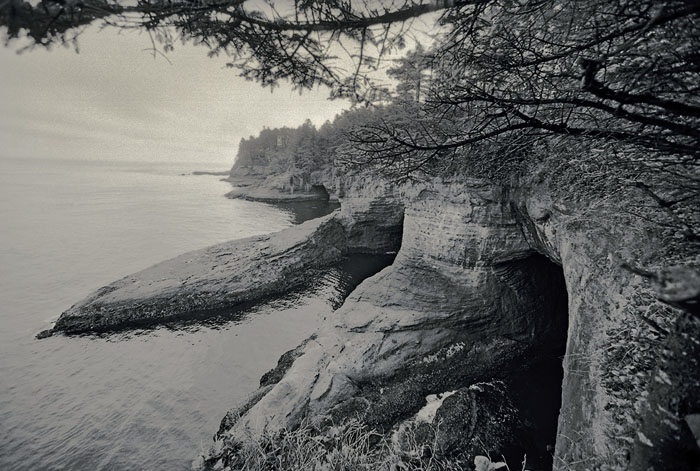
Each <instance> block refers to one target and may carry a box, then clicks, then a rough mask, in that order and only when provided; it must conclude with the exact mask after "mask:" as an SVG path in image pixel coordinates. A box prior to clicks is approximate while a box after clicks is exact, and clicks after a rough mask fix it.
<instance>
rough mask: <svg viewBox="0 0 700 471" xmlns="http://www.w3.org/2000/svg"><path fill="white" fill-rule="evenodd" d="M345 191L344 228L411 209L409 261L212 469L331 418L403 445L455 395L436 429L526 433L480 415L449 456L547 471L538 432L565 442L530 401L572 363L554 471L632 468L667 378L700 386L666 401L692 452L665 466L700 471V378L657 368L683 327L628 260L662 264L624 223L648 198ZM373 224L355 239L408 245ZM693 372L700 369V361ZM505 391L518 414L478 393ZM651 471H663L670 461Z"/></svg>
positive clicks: (349, 303)
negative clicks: (634, 201)
mask: <svg viewBox="0 0 700 471" xmlns="http://www.w3.org/2000/svg"><path fill="white" fill-rule="evenodd" d="M341 191H342V192H343V193H342V194H343V195H344V197H343V199H342V214H343V217H344V218H345V219H346V222H345V227H346V228H352V222H348V221H353V220H354V218H356V217H358V216H360V217H361V218H362V219H363V220H365V221H366V220H367V219H368V217H367V215H368V214H372V213H373V212H375V213H376V214H377V215H378V217H375V218H374V219H375V220H377V222H380V223H381V222H382V221H385V220H386V218H387V216H388V214H386V215H384V214H382V213H381V211H384V210H392V209H395V210H396V212H397V214H398V211H399V210H400V208H403V209H404V211H403V214H404V220H403V233H402V240H401V248H400V251H399V253H398V255H397V257H396V260H395V261H394V263H393V264H392V265H391V266H390V267H388V268H386V269H384V270H383V271H382V272H380V273H379V274H377V275H375V276H374V277H372V278H370V279H368V280H366V281H365V282H364V283H362V284H361V285H360V286H359V287H358V288H357V289H356V290H355V291H354V292H353V293H352V294H351V295H350V297H349V298H348V299H347V300H346V302H345V304H344V306H343V307H342V308H341V309H340V310H339V311H338V312H337V313H336V315H335V316H333V317H332V318H329V319H328V321H327V322H326V323H325V324H324V325H322V326H321V327H320V329H319V331H318V333H317V335H316V336H315V337H314V338H313V339H310V340H309V341H308V342H307V343H306V344H305V345H304V346H302V347H300V349H299V350H298V351H297V352H296V353H295V355H294V357H296V360H294V362H293V364H292V365H291V367H289V368H288V370H287V371H286V374H284V375H283V376H282V375H278V377H280V379H279V381H278V382H277V383H276V384H274V385H270V384H266V386H265V387H264V389H262V390H261V391H260V393H259V394H257V395H256V396H255V397H254V398H253V399H252V400H251V401H249V402H248V403H247V404H245V405H244V406H243V407H240V408H237V409H235V410H234V411H233V412H232V413H230V414H229V415H227V418H226V419H225V420H224V422H223V423H222V429H221V430H220V431H219V433H218V434H217V440H218V445H217V447H216V448H215V451H214V452H213V453H212V454H211V455H210V456H209V458H208V461H207V463H209V464H210V465H216V463H218V464H219V465H225V464H227V463H229V462H230V459H231V457H232V449H235V446H236V445H235V444H236V443H237V442H238V441H241V440H245V439H248V438H247V437H250V436H251V434H252V436H257V435H260V434H262V433H270V432H272V433H274V431H276V430H281V429H283V428H293V427H295V426H297V425H299V424H300V423H301V421H302V420H305V419H307V418H311V419H313V420H316V421H317V422H318V421H320V422H319V423H321V424H322V423H323V422H324V421H328V420H330V421H331V422H333V423H338V422H339V421H342V420H343V419H346V418H348V417H357V416H359V417H360V420H362V421H363V422H364V423H366V424H368V425H369V426H371V427H372V428H375V429H377V430H380V431H383V432H384V433H385V434H395V433H397V432H398V431H400V430H402V427H405V424H406V423H407V421H409V422H410V421H411V420H415V417H416V416H417V415H418V414H419V413H420V411H421V410H422V409H423V408H424V407H426V400H427V399H426V398H427V397H429V396H431V395H435V394H449V395H450V397H451V398H450V399H449V400H445V401H444V403H443V404H442V405H441V406H440V407H439V408H438V409H437V412H436V414H434V417H435V416H437V417H440V416H442V417H443V418H444V417H449V416H450V413H448V412H442V413H441V412H440V410H441V409H442V408H443V407H448V406H449V407H451V409H450V410H453V411H454V410H457V411H458V410H462V411H464V410H467V411H469V410H471V412H463V414H466V416H470V414H472V413H473V414H480V413H485V414H486V416H485V417H489V416H490V417H492V418H497V417H501V418H503V417H504V416H503V414H504V412H503V411H511V410H513V411H515V412H514V414H516V415H517V416H518V418H517V420H515V419H514V420H512V421H511V422H509V423H512V424H513V428H514V429H515V428H516V427H519V426H520V425H517V424H523V427H525V429H526V430H527V431H526V432H523V433H522V434H520V436H519V437H511V438H509V439H505V438H504V437H503V436H501V438H503V439H499V438H498V437H497V436H496V435H497V434H496V435H494V431H493V430H485V429H484V427H483V426H482V427H478V426H477V425H475V424H478V423H482V424H483V423H488V422H489V421H488V420H485V419H482V420H481V422H479V421H476V422H470V421H468V420H465V421H463V422H460V423H455V424H453V428H452V429H451V431H450V433H457V434H460V436H461V442H460V443H461V446H456V445H455V444H454V443H452V444H451V445H450V446H446V447H445V450H443V451H444V452H445V453H453V454H454V456H455V458H457V459H462V458H463V459H465V460H466V461H467V462H470V461H469V460H470V459H473V454H474V453H475V452H476V448H477V447H475V446H474V444H475V443H479V442H480V443H481V445H480V447H481V448H480V450H481V453H482V454H486V453H490V454H491V455H492V456H494V455H495V456H499V454H501V453H504V454H506V455H510V456H514V455H516V456H517V454H518V453H523V452H530V453H533V452H534V455H535V456H536V458H535V461H536V464H535V465H536V466H540V467H543V468H544V467H547V466H551V465H552V462H551V461H550V462H549V463H548V462H547V459H548V457H547V453H545V452H544V450H543V449H542V448H544V446H545V445H544V443H537V440H535V443H533V442H530V443H527V440H523V439H522V437H523V436H526V435H534V436H538V437H542V436H545V435H547V433H549V432H547V431H546V429H547V424H538V420H539V419H538V416H539V417H541V416H542V413H541V412H542V411H537V410H536V409H537V407H536V406H534V405H533V402H532V401H528V400H527V397H528V396H532V395H533V394H534V395H536V394H538V392H537V391H535V392H533V388H534V387H535V386H536V385H534V384H531V383H533V382H537V378H538V371H539V369H540V368H541V367H542V366H541V365H543V364H547V363H548V362H549V363H551V360H552V359H556V358H557V357H560V356H563V383H562V390H561V407H560V410H559V404H558V403H557V402H558V401H553V403H552V404H550V408H552V409H555V410H554V411H553V412H554V414H553V415H552V416H553V417H556V416H557V412H559V414H558V423H557V424H556V437H554V436H552V437H551V440H552V441H554V440H556V446H555V448H554V449H555V452H554V456H553V466H554V468H555V469H562V470H564V469H567V470H568V469H581V470H583V469H634V468H630V462H631V461H630V460H632V462H634V459H635V456H640V455H641V454H643V450H644V447H653V446H655V444H654V443H653V442H651V441H650V440H651V438H650V437H648V436H647V435H645V434H644V433H642V432H641V431H640V426H641V424H643V423H645V422H647V423H648V422H650V416H652V415H654V414H655V413H656V412H652V413H650V412H649V410H648V409H649V406H648V404H649V401H650V400H649V394H650V392H649V391H650V390H652V389H653V386H654V383H655V382H658V381H662V382H663V381H665V380H668V382H672V381H690V383H691V386H690V387H688V388H685V392H684V393H683V394H684V396H683V397H682V398H679V397H677V396H676V393H675V392H674V391H676V390H680V389H683V388H680V387H678V385H677V384H676V385H674V386H673V387H669V388H667V389H668V390H667V391H666V392H665V393H662V398H661V405H662V408H663V410H664V411H665V412H664V413H665V414H666V415H667V417H666V418H665V420H666V421H668V422H669V423H670V424H671V425H670V426H669V427H668V428H669V430H671V432H668V433H672V436H669V435H668V433H667V434H666V435H665V436H663V437H656V438H657V439H659V440H662V438H663V440H668V439H671V440H672V441H677V442H678V443H680V444H681V445H678V446H672V447H671V448H672V450H671V452H670V453H669V452H668V450H667V452H666V453H662V456H663V458H660V459H662V460H667V461H666V462H665V463H670V462H673V463H674V466H676V468H675V469H691V468H690V466H693V465H692V459H693V456H694V455H693V454H694V453H696V451H697V450H695V448H697V446H696V445H695V439H694V438H693V435H692V434H691V433H690V429H689V428H688V425H687V421H685V419H684V418H685V417H686V415H690V414H691V413H693V412H697V410H695V409H694V408H696V405H694V404H695V402H694V401H695V398H694V397H693V396H692V394H694V392H697V391H698V389H697V386H698V382H697V378H694V377H693V376H692V375H691V376H690V377H685V378H682V377H675V378H673V379H670V378H667V377H666V376H664V374H665V373H663V374H662V373H659V372H658V369H657V370H655V369H654V368H655V365H657V363H658V357H659V352H660V351H661V350H662V347H663V345H664V343H665V342H667V340H668V338H669V336H672V335H674V334H670V333H669V332H671V331H672V329H673V326H674V324H676V323H677V322H678V319H679V316H680V317H683V315H682V314H680V313H679V311H676V310H674V309H672V308H669V307H668V306H667V305H664V304H661V303H660V302H659V301H657V300H656V299H655V296H654V293H653V292H652V290H651V289H650V288H649V285H648V283H647V281H646V280H645V279H643V278H642V277H640V276H637V275H635V274H634V273H632V272H630V271H628V270H625V269H623V268H621V266H620V260H621V258H625V257H627V258H632V259H644V260H645V261H646V263H647V264H649V265H654V264H662V263H663V262H664V260H663V259H662V258H663V257H662V250H661V248H662V247H663V239H662V238H660V235H659V232H658V231H657V230H656V227H655V226H654V225H653V224H651V223H650V222H649V221H646V220H644V219H641V218H638V217H634V216H632V215H630V214H628V213H626V212H625V211H621V208H624V205H627V204H630V201H631V200H630V198H633V197H634V196H633V195H631V194H629V193H624V192H620V193H619V195H617V196H619V198H618V199H616V198H615V197H612V198H609V197H608V198H606V199H602V198H597V197H596V195H595V194H589V195H587V196H586V197H584V198H581V195H576V197H574V195H567V194H566V192H565V191H562V189H561V188H555V187H553V186H552V182H551V181H550V180H549V179H548V178H547V177H546V176H543V175H531V176H529V177H523V178H522V179H521V180H520V181H517V182H509V183H508V184H501V185H494V184H493V183H486V182H483V181H479V180H469V179H454V180H435V181H430V182H425V183H422V184H413V185H403V186H401V187H391V186H389V185H386V184H381V185H380V184H378V183H377V181H376V179H371V178H366V179H362V178H356V179H354V180H349V181H348V182H346V183H345V185H344V187H343V188H342V190H341ZM373 206H377V208H381V209H379V210H378V211H373ZM368 227H371V226H365V227H364V229H363V231H360V233H358V234H357V235H353V231H352V229H350V230H349V231H347V232H346V235H347V236H348V237H349V238H354V240H358V241H361V240H363V239H364V240H374V241H375V242H374V244H375V245H377V242H376V241H379V242H378V244H379V245H380V246H383V245H384V244H390V242H389V241H390V240H391V239H392V237H395V236H396V235H397V234H398V231H397V230H396V229H392V230H389V231H384V230H382V228H381V225H380V226H378V227H377V229H376V230H375V231H374V232H372V230H371V229H368ZM391 227H395V226H393V225H392V226H391ZM392 231H393V232H392ZM359 245H360V246H362V245H365V242H359ZM695 255H696V253H694V252H693V251H692V250H690V251H689V252H688V253H686V254H682V256H684V257H686V259H691V258H692V257H694V256H695ZM693 263H697V261H695V262H693ZM698 324H699V323H698V322H695V321H694V320H692V319H691V320H688V321H687V322H686V323H685V324H684V325H685V327H684V329H685V330H684V331H683V335H684V336H685V337H684V338H695V339H697V338H698V334H699V333H700V331H698ZM694 355H695V354H694ZM684 361H685V360H684ZM693 362H695V363H693ZM686 364H687V365H694V364H697V356H693V357H692V358H689V359H687V362H686ZM660 374H661V376H659V375H660ZM659 378H661V379H659ZM493 381H501V383H499V384H502V386H498V387H495V388H496V389H494V391H502V392H499V393H498V394H504V399H503V401H505V402H503V401H501V402H498V401H496V402H495V403H491V404H489V403H488V402H489V401H486V403H483V404H481V405H480V404H478V402H479V401H478V395H477V396H474V394H470V393H468V392H469V391H471V390H472V389H470V388H472V387H473V386H474V385H476V384H495V383H492V382H493ZM484 382H486V383H484ZM476 387H477V389H478V388H481V389H483V387H479V386H476ZM481 389H479V390H481ZM669 390H670V391H669ZM455 391H462V392H461V393H458V394H456V393H455ZM689 391H691V392H689ZM550 392H551V391H550ZM494 394H495V393H494ZM652 394H653V393H652ZM663 394H666V395H665V396H663ZM657 396H658V393H657ZM688 396H690V398H689V397H688ZM475 397H476V398H477V399H475ZM459 398H462V399H459ZM657 398H658V397H657ZM460 400H461V401H462V402H461V403H459V404H461V405H459V404H455V402H456V401H460ZM682 401H685V402H683V405H680V406H679V405H678V403H679V402H682ZM688 401H690V402H688ZM482 402H483V401H482ZM535 402H536V401H535ZM688 404H690V405H688ZM480 407H481V409H479V408H480ZM489 408H490V409H489ZM480 411H481V412H480ZM549 412H550V415H551V412H552V411H549ZM489 414H490V415H489ZM508 414H510V412H509V413H508ZM412 417H413V419H412ZM508 417H510V415H508ZM499 420H500V419H499ZM504 420H505V419H504ZM509 420H510V419H509ZM651 422H653V420H651ZM321 429H322V427H321ZM651 429H653V430H658V427H656V428H654V427H653V426H652V427H651ZM662 435H663V434H662ZM545 438H547V439H549V438H548V437H545ZM484 439H487V440H489V439H490V440H491V442H490V443H489V442H485V441H484ZM445 440H446V438H445V437H443V442H445ZM448 442H449V440H448V441H447V442H445V443H448ZM656 443H661V442H660V441H659V442H656ZM470 444H471V445H470ZM232 447H233V448H232ZM694 447H695V448H694ZM640 450H642V451H640ZM470 453H471V454H472V455H471V456H468V455H469V454H470ZM520 456H522V455H520ZM528 456H530V455H528ZM537 456H539V457H537ZM537 460H539V461H537ZM549 460H552V457H551V456H550V457H549ZM689 463H690V464H689ZM649 465H650V466H651V467H654V466H655V469H664V462H662V463H656V464H655V465H653V464H649Z"/></svg>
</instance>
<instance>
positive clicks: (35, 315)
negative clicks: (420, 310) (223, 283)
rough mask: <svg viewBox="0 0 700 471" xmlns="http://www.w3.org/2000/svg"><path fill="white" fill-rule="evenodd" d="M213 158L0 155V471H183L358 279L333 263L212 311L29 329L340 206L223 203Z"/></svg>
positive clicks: (47, 324)
mask: <svg viewBox="0 0 700 471" xmlns="http://www.w3.org/2000/svg"><path fill="white" fill-rule="evenodd" d="M221 167H222V165H221V163H207V162H144V161H140V162H123V161H122V162H102V161H85V160H58V159H39V158H36V159H11V158H2V159H0V221H1V223H0V469H2V470H17V471H19V470H37V469H45V470H62V469H65V470H91V471H92V470H130V469H133V470H140V469H143V470H159V469H168V470H181V469H189V468H190V464H191V462H192V460H193V459H194V458H195V457H196V456H197V455H198V453H199V452H200V451H201V450H203V449H205V448H207V447H208V446H209V445H210V444H211V437H212V435H213V433H214V432H215V431H216V430H217V429H218V425H219V421H220V420H221V418H222V417H223V416H224V414H225V412H226V411H227V410H228V409H230V408H231V407H233V406H235V405H236V404H237V403H239V402H240V401H241V400H243V399H244V398H245V397H246V396H247V395H248V394H249V393H251V392H252V391H254V390H255V389H256V388H257V385H258V380H259V378H260V376H261V375H262V374H263V373H264V372H265V371H267V370H269V369H270V368H272V367H274V366H275V364H276V362H277V359H278V357H279V356H280V355H281V354H282V353H284V352H285V351H287V350H289V349H290V348H293V347H294V346H296V345H297V344H298V343H299V342H300V341H302V340H303V339H304V338H306V337H307V336H308V335H310V334H311V333H312V332H313V331H314V330H315V328H316V326H317V325H318V322H319V320H320V319H321V318H322V317H324V316H327V315H331V313H332V310H333V308H334V307H337V305H338V304H339V302H340V301H342V299H343V297H344V296H346V295H347V293H348V292H349V291H350V290H351V289H352V288H353V287H354V286H355V285H356V283H357V282H359V280H360V279H361V278H362V277H363V276H366V273H364V272H363V271H362V269H359V271H358V268H357V266H353V267H351V268H348V266H346V267H345V269H340V268H339V269H333V270H329V271H328V273H326V274H325V275H324V276H322V277H320V278H319V279H318V280H317V283H316V285H315V286H314V287H313V289H309V290H307V291H306V292H300V293H295V294H293V295H290V296H287V297H284V298H282V299H278V300H275V301H271V302H268V303H265V304H263V305H260V306H258V307H256V308H254V309H252V310H250V311H248V312H231V313H230V315H226V316H223V317H219V318H217V319H213V320H210V321H208V322H198V323H194V322H189V323H188V322H182V323H180V324H177V325H170V326H155V327H153V328H150V329H139V330H136V331H130V332H121V333H115V334H111V335H100V336H98V335H86V336H79V337H65V336H54V337H51V338H48V339H44V340H36V339H35V338H34V336H35V334H36V333H38V332H39V331H41V330H43V329H46V328H49V327H50V323H51V322H52V321H53V320H55V319H56V318H57V317H58V315H59V314H60V313H61V312H62V311H64V310H65V309H67V308H68V307H70V306H71V305H72V304H73V303H75V302H77V301H79V300H81V299H82V298H84V297H85V296H86V295H88V294H89V293H90V292H92V291H93V290H95V289H97V288H99V287H101V286H103V285H105V284H107V283H109V282H111V281H114V280H116V279H118V278H121V277H123V276H125V275H127V274H129V273H132V272H134V271H137V270H140V269H143V268H146V267H148V266H150V265H152V264H154V263H157V262H159V261H161V260H164V259H167V258H170V257H174V256H176V255H179V254H181V253H184V252H187V251H190V250H195V249H199V248H202V247H205V246H208V245H212V244H215V243H219V242H223V241H226V240H231V239H235V238H241V237H246V236H251V235H255V234H260V233H266V232H272V231H277V230H281V229H283V228H285V227H289V226H291V225H292V224H295V223H298V222H300V219H306V218H309V217H312V216H314V215H320V214H325V213H327V212H328V211H330V210H331V209H333V208H332V207H329V206H328V205H327V204H324V203H307V204H306V205H304V206H303V211H301V212H300V211H299V210H298V209H299V208H296V209H295V208H293V207H287V208H285V207H279V206H273V205H268V204H263V203H256V202H249V201H243V200H230V199H227V198H225V197H224V194H225V193H226V192H227V191H229V190H230V185H229V184H228V183H226V182H222V181H220V178H221V177H218V176H212V175H192V172H193V171H197V170H206V171H225V170H227V169H226V168H221ZM346 265H348V264H346ZM350 265H352V264H350Z"/></svg>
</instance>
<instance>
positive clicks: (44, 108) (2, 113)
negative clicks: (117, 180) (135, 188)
mask: <svg viewBox="0 0 700 471" xmlns="http://www.w3.org/2000/svg"><path fill="white" fill-rule="evenodd" d="M22 45H23V43H20V42H11V43H10V44H9V47H2V46H0V158H7V157H11V158H68V159H81V160H115V159H117V160H144V159H148V160H151V161H164V160H165V161H167V160H170V161H188V162H199V161H201V162H220V163H221V164H222V166H224V167H225V166H229V165H230V164H232V163H233V161H234V158H235V154H236V151H237V148H238V142H239V141H240V139H241V138H243V137H246V138H247V137H249V136H251V135H257V134H258V132H259V131H260V130H261V129H262V128H263V126H267V127H271V128H274V127H280V126H298V125H300V124H302V123H303V122H304V120H305V119H307V118H309V119H311V121H312V122H313V123H315V124H316V125H321V124H323V122H325V121H326V120H331V119H333V117H334V116H335V115H336V114H338V113H340V112H341V111H342V110H343V109H347V108H349V103H348V102H347V101H340V100H335V101H329V100H327V96H328V91H327V90H326V89H317V90H311V91H305V92H304V93H303V94H301V95H300V94H299V92H293V91H292V90H291V87H290V86H289V85H288V84H282V86H280V87H279V88H276V89H275V90H274V92H272V93H271V92H270V90H269V89H263V88H262V87H260V86H259V85H258V84H256V83H254V82H249V81H246V80H244V79H242V78H240V77H238V76H237V73H236V71H235V70H234V69H228V68H226V66H225V64H226V60H225V58H223V57H219V58H217V57H214V58H209V57H208V56H207V49H205V48H203V47H195V46H193V45H180V44H177V45H176V47H175V51H174V52H170V53H168V54H167V58H168V60H166V59H164V58H163V57H161V56H159V55H156V57H155V58H154V56H153V54H152V52H150V51H147V50H146V49H148V48H151V47H152V46H151V42H150V39H149V37H148V35H146V34H145V33H139V32H137V31H119V30H116V29H103V30H100V29H98V28H97V27H90V28H88V29H87V30H86V31H85V32H84V33H83V34H82V35H81V36H80V39H79V51H80V52H79V53H76V52H75V50H74V49H73V48H64V47H61V46H54V47H53V48H52V49H50V50H45V49H43V48H35V49H33V50H31V51H26V52H23V53H21V54H18V53H17V51H18V50H19V49H20V48H21V47H22Z"/></svg>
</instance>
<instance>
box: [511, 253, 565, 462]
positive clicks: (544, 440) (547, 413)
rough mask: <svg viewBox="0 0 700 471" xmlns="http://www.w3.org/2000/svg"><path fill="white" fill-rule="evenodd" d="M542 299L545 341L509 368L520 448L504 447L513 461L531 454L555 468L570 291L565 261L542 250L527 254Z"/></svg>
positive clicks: (529, 459)
mask: <svg viewBox="0 0 700 471" xmlns="http://www.w3.org/2000/svg"><path fill="white" fill-rule="evenodd" d="M526 263H527V264H528V265H529V267H528V268H529V270H528V271H529V274H530V276H531V277H532V281H533V282H534V285H533V287H534V288H535V289H536V290H537V293H536V295H537V297H538V298H539V299H540V301H541V308H540V313H539V314H541V315H540V316H538V317H537V320H536V322H535V324H537V325H535V326H534V329H535V331H536V332H540V334H539V335H541V342H539V343H540V344H539V345H537V346H536V348H535V349H534V350H533V352H532V354H531V357H529V358H525V359H523V360H524V361H523V362H522V363H521V365H520V367H516V368H514V369H513V370H512V371H510V372H509V374H508V379H507V383H508V392H509V396H510V398H511V400H512V401H513V404H514V405H515V407H516V408H517V409H518V410H519V412H520V414H521V418H522V421H523V424H524V432H523V434H522V435H523V436H522V437H521V443H522V449H520V450H517V449H514V450H511V451H509V452H508V453H506V455H505V456H506V458H507V461H508V463H510V466H511V467H513V466H514V465H516V466H517V465H518V464H519V463H521V462H522V461H523V458H524V456H525V455H526V456H527V469H529V470H531V471H539V470H551V469H552V466H553V455H554V446H555V443H556V438H557V427H558V420H559V411H560V408H561V402H562V381H563V379H564V371H563V366H562V363H563V358H564V355H565V353H566V344H567V336H568V323H569V313H568V293H567V289H566V283H565V280H564V272H563V270H562V267H561V266H560V265H559V264H557V263H554V262H552V261H551V260H550V259H548V258H547V257H545V256H543V255H534V256H531V257H528V259H526Z"/></svg>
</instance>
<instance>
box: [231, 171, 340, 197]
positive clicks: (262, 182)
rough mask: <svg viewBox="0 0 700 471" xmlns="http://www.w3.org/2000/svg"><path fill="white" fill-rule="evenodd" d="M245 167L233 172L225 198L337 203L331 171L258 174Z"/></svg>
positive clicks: (336, 193)
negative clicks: (230, 187)
mask: <svg viewBox="0 0 700 471" xmlns="http://www.w3.org/2000/svg"><path fill="white" fill-rule="evenodd" d="M246 170H247V168H243V169H241V168H236V167H234V169H232V171H231V175H230V176H229V178H227V180H228V181H229V182H230V183H231V184H232V185H234V189H233V190H231V191H230V192H228V193H227V194H226V196H227V197H228V198H234V199H235V198H241V199H246V200H250V201H261V202H265V203H277V202H287V201H338V192H337V188H336V178H335V174H334V171H333V169H332V168H327V169H325V170H318V171H314V172H304V171H295V170H288V171H286V172H282V173H274V174H265V173H263V174H258V173H249V172H246Z"/></svg>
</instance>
